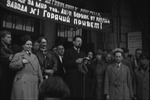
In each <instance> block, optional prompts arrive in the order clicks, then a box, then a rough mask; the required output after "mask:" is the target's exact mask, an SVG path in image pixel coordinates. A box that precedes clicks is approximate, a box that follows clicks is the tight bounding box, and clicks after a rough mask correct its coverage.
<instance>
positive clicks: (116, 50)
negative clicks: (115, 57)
mask: <svg viewBox="0 0 150 100" xmlns="http://www.w3.org/2000/svg"><path fill="white" fill-rule="evenodd" d="M112 52H113V53H116V52H121V53H123V50H122V49H121V48H115V49H113V50H112Z"/></svg>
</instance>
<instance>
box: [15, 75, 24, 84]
mask: <svg viewBox="0 0 150 100" xmlns="http://www.w3.org/2000/svg"><path fill="white" fill-rule="evenodd" d="M14 83H16V84H18V83H23V76H22V74H19V75H16V77H15V79H14Z"/></svg>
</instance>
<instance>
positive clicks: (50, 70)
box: [45, 69, 54, 76]
mask: <svg viewBox="0 0 150 100" xmlns="http://www.w3.org/2000/svg"><path fill="white" fill-rule="evenodd" d="M45 73H46V74H48V75H50V76H51V75H53V74H54V70H52V69H46V70H45Z"/></svg>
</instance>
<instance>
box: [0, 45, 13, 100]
mask: <svg viewBox="0 0 150 100" xmlns="http://www.w3.org/2000/svg"><path fill="white" fill-rule="evenodd" d="M0 47H1V48H0V49H1V52H0V67H1V68H0V70H1V84H2V86H1V87H2V89H0V92H1V93H3V94H2V98H5V99H9V98H10V93H11V88H12V86H11V84H12V82H13V78H14V74H15V73H14V72H13V71H12V70H10V68H9V63H10V60H9V57H10V55H12V54H13V51H12V50H11V49H10V48H9V47H6V46H5V45H4V44H2V43H1V45H0Z"/></svg>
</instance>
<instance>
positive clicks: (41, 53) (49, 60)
mask: <svg viewBox="0 0 150 100" xmlns="http://www.w3.org/2000/svg"><path fill="white" fill-rule="evenodd" d="M38 43H39V44H40V47H39V49H38V50H37V51H36V52H35V54H36V56H37V58H38V59H39V63H40V66H41V69H42V74H43V79H48V77H50V76H53V75H54V73H55V72H56V71H57V67H58V61H57V59H56V57H55V56H54V55H53V54H52V52H51V51H50V50H48V48H47V39H46V38H45V37H39V38H38Z"/></svg>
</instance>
